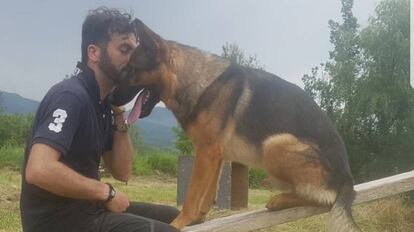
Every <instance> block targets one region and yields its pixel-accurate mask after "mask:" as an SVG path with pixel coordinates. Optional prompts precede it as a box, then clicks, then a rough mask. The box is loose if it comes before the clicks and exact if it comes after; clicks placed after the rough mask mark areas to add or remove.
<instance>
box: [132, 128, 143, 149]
mask: <svg viewBox="0 0 414 232" xmlns="http://www.w3.org/2000/svg"><path fill="white" fill-rule="evenodd" d="M128 133H129V136H130V137H131V142H132V146H134V148H135V149H136V150H138V149H140V148H142V147H144V146H145V144H144V140H143V138H142V136H141V134H140V133H139V130H138V127H137V125H135V124H132V125H131V126H130V127H129V130H128Z"/></svg>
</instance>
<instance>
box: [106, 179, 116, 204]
mask: <svg viewBox="0 0 414 232" xmlns="http://www.w3.org/2000/svg"><path fill="white" fill-rule="evenodd" d="M105 184H106V185H108V186H109V193H108V198H106V200H105V201H104V204H106V203H108V202H109V201H111V200H112V199H113V198H114V197H115V195H116V190H115V189H114V187H113V186H112V185H111V184H110V183H105Z"/></svg>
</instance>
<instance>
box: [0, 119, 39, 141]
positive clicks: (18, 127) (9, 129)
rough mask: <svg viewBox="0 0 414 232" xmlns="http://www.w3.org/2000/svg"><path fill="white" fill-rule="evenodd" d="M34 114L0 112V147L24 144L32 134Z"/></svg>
mask: <svg viewBox="0 0 414 232" xmlns="http://www.w3.org/2000/svg"><path fill="white" fill-rule="evenodd" d="M33 119H34V116H33V115H32V114H30V115H10V114H0V147H3V146H6V145H12V146H22V145H24V144H25V143H26V140H27V139H28V137H29V136H30V132H31V129H32V124H33Z"/></svg>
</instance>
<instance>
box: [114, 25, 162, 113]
mask: <svg viewBox="0 0 414 232" xmlns="http://www.w3.org/2000/svg"><path fill="white" fill-rule="evenodd" d="M133 23H134V26H135V29H136V34H137V39H138V42H139V43H138V47H137V48H136V49H135V51H134V52H133V54H132V55H131V59H130V61H129V64H128V67H127V68H126V76H127V77H126V78H125V79H124V81H123V82H121V83H120V84H119V85H118V86H117V87H116V88H115V89H114V90H113V91H112V93H111V94H110V95H109V96H108V100H109V102H110V104H112V105H116V106H121V105H125V104H126V103H128V102H130V101H131V100H132V99H133V98H134V97H135V96H136V95H137V94H138V93H140V94H139V96H138V98H137V100H136V102H135V104H134V108H133V109H132V112H131V114H130V116H129V117H128V121H135V120H136V119H137V118H138V117H139V118H144V117H146V116H148V115H149V114H150V113H151V111H152V110H153V108H154V107H155V105H156V104H157V103H158V102H159V101H160V99H161V98H160V95H161V91H162V80H161V79H162V78H163V75H162V72H161V71H160V65H161V64H162V63H165V62H166V60H167V54H168V47H167V45H166V43H165V41H164V40H163V39H162V38H161V37H160V36H159V35H157V34H156V33H154V32H153V31H152V30H151V29H149V28H148V27H147V26H146V25H145V24H144V23H142V22H141V21H140V20H139V19H135V20H134V22H133Z"/></svg>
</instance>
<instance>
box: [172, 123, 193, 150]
mask: <svg viewBox="0 0 414 232" xmlns="http://www.w3.org/2000/svg"><path fill="white" fill-rule="evenodd" d="M172 130H173V131H174V133H175V136H176V140H175V147H176V148H177V149H178V150H179V151H180V152H181V153H182V154H183V155H192V152H193V144H192V143H191V141H190V139H188V137H187V135H185V132H184V130H183V129H182V128H181V127H179V126H176V127H173V128H172Z"/></svg>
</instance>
